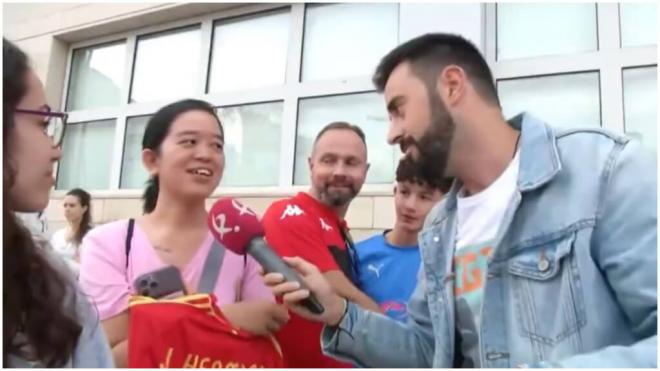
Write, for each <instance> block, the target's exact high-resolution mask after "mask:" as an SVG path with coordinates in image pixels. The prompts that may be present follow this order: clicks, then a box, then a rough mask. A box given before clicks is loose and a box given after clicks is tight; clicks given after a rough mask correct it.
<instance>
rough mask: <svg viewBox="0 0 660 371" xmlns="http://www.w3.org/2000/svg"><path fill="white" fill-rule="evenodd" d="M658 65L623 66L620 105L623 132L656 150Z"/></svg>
mask: <svg viewBox="0 0 660 371" xmlns="http://www.w3.org/2000/svg"><path fill="white" fill-rule="evenodd" d="M657 81H658V68H657V67H655V66H654V67H643V68H627V69H624V70H623V108H624V117H625V126H626V133H627V134H628V135H630V136H631V137H634V138H637V139H639V140H641V141H642V143H643V144H644V145H646V146H647V147H649V148H651V149H653V150H655V151H657V148H658V145H657V130H658V129H657V123H658V106H657V103H658V85H657Z"/></svg>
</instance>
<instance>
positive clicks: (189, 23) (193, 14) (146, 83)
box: [3, 3, 657, 240]
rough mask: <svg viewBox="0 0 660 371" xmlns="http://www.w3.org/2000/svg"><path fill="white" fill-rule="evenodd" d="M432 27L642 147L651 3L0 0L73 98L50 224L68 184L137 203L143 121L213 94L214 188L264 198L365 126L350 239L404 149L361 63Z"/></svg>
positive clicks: (517, 94) (543, 112) (386, 199)
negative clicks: (217, 169) (217, 150)
mask: <svg viewBox="0 0 660 371" xmlns="http://www.w3.org/2000/svg"><path fill="white" fill-rule="evenodd" d="M428 32H451V33H456V34H461V35H463V36H464V37H466V38H468V39H470V40H471V41H473V42H474V43H475V44H476V45H477V46H478V47H479V48H480V50H481V51H482V52H483V53H484V55H485V56H486V58H487V61H488V63H489V65H490V66H491V68H492V70H493V73H494V77H495V79H496V80H497V88H498V91H499V95H500V99H501V103H502V106H503V110H504V112H505V115H506V116H507V117H509V116H513V115H515V114H517V113H518V112H520V111H522V110H526V111H530V112H532V113H533V114H535V115H537V116H539V117H541V118H543V119H545V120H546V121H547V122H549V123H551V124H553V125H566V126H594V127H603V128H607V129H610V130H613V131H616V132H622V133H623V132H625V133H627V134H628V135H630V136H632V137H636V138H638V139H640V140H641V141H642V142H643V143H644V144H645V145H647V146H648V147H649V148H652V149H653V150H655V148H656V141H657V139H656V137H657V134H656V124H657V104H656V102H657V5H656V4H654V3H622V4H616V3H598V4H596V3H575V4H568V3H562V4H523V3H503V4H480V3H464V4H463V3H460V4H458V3H457V4H451V3H437V4H433V3H426V4H406V3H401V4H399V3H368V4H360V3H344V4H341V3H340V4H316V3H315V4H304V3H292V4H285V3H278V4H273V3H271V4H245V3H244V4H237V3H220V4H217V3H190V4H170V3H143V4H140V3H138V4H131V3H112V4H111V3H107V4H101V3H94V4H55V3H52V4H51V3H43V4H38V3H30V4H18V3H16V4H4V5H3V34H4V36H5V37H7V38H8V39H10V40H12V41H14V42H16V43H17V45H18V46H19V47H21V48H22V49H23V50H25V51H26V52H27V53H28V54H29V55H30V57H31V58H32V62H33V65H34V67H35V69H36V71H37V73H38V74H39V76H40V77H41V79H42V81H43V82H44V84H45V86H46V90H47V97H48V99H49V102H50V103H51V105H52V106H54V107H59V108H60V109H61V110H65V111H67V112H69V114H70V115H69V120H68V124H67V125H68V126H67V134H66V137H65V141H64V143H63V147H62V148H63V158H62V160H61V161H60V163H59V165H58V169H57V184H56V186H55V190H54V192H53V193H52V198H51V203H50V205H49V207H48V209H47V211H46V212H47V213H46V215H47V217H48V220H49V223H50V229H51V230H55V229H57V228H58V227H59V226H61V225H62V224H64V216H63V212H62V209H61V199H62V197H63V195H64V193H66V190H68V189H71V188H75V187H81V188H84V189H87V190H89V191H90V192H91V193H92V195H93V198H94V201H93V205H92V209H93V213H94V214H93V217H94V220H95V222H97V223H103V222H108V221H112V220H116V219H120V218H126V217H134V216H136V215H139V214H140V212H141V203H140V195H141V192H142V188H143V186H144V183H145V181H146V179H147V173H146V171H145V170H144V169H143V167H142V163H141V147H140V145H141V140H142V134H143V131H144V128H145V125H146V122H147V120H148V119H149V117H150V115H152V114H153V113H154V112H156V111H157V110H158V108H160V107H162V106H163V105H165V104H167V103H169V102H172V101H175V100H178V99H181V98H191V97H192V98H199V99H203V100H206V101H208V102H210V103H212V104H213V105H214V106H215V107H217V110H218V114H219V116H220V117H221V119H222V121H223V125H224V129H225V136H226V139H225V140H226V143H225V156H226V167H225V173H224V177H223V180H222V183H221V185H220V187H219V188H218V190H217V191H216V192H215V194H214V198H217V197H220V196H234V197H238V198H239V199H241V200H243V201H244V202H245V203H246V204H248V205H250V206H251V207H253V208H254V209H256V210H257V211H258V212H263V211H264V210H265V208H266V207H267V206H268V205H269V204H270V203H271V202H272V201H273V200H274V199H277V198H281V197H284V196H288V195H292V194H294V193H295V192H297V191H299V190H306V189H307V187H308V183H309V180H308V176H309V174H308V169H307V157H308V155H309V151H310V148H311V143H312V141H313V138H314V137H315V135H316V133H317V132H318V130H319V129H320V128H321V127H322V126H323V125H325V124H327V123H329V122H332V121H349V122H352V123H355V124H357V125H359V126H361V127H362V128H363V129H364V131H365V133H366V135H367V145H368V151H369V162H370V163H371V169H370V171H369V175H368V178H367V184H365V186H364V188H363V190H362V192H361V194H360V196H359V197H358V198H357V199H356V200H355V201H354V203H353V204H352V206H351V208H350V209H349V213H348V221H349V224H350V225H351V226H352V228H353V231H354V234H355V239H356V240H359V239H361V238H363V237H365V236H367V235H369V234H371V233H374V232H375V231H376V230H382V229H385V228H390V227H391V226H392V224H393V221H394V207H393V201H392V197H391V196H392V188H393V187H392V184H393V181H394V169H395V166H396V163H397V161H398V158H399V156H400V154H399V152H398V148H394V147H391V146H389V145H387V144H386V141H385V134H386V132H387V126H388V119H387V112H386V109H385V104H384V101H383V98H382V96H381V95H379V94H377V93H376V92H375V91H374V87H373V85H372V83H371V74H372V73H373V70H374V68H375V66H376V64H377V63H378V61H379V59H380V58H381V57H382V56H383V55H385V54H386V53H387V52H388V51H389V50H390V49H392V48H393V47H395V46H396V45H398V44H400V43H402V42H405V41H406V40H409V39H411V38H413V37H416V36H419V35H422V34H424V33H428ZM212 201H213V200H209V203H210V202H212Z"/></svg>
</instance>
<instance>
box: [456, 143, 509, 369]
mask: <svg viewBox="0 0 660 371" xmlns="http://www.w3.org/2000/svg"><path fill="white" fill-rule="evenodd" d="M519 153H520V152H516V155H515V156H514V158H513V160H511V163H510V164H509V166H507V168H506V169H505V170H504V172H503V173H502V174H501V175H500V176H499V178H497V179H496V180H495V182H493V184H491V185H490V186H488V188H486V189H484V190H483V191H481V192H479V193H477V194H475V195H472V196H470V197H462V196H461V195H464V194H465V190H464V189H461V191H460V192H459V196H458V231H457V236H456V238H457V240H456V250H455V252H454V273H455V277H456V278H455V281H454V282H455V286H454V292H455V303H454V304H455V306H456V328H457V329H458V331H459V334H460V337H461V352H462V353H463V356H464V362H463V364H462V365H461V367H469V368H478V367H481V357H480V354H479V349H480V348H479V342H480V340H481V337H480V328H481V306H482V303H483V287H484V283H485V282H486V280H487V278H486V274H487V272H486V271H487V270H488V258H489V257H490V256H491V254H492V252H493V249H494V248H495V245H494V244H495V242H496V241H495V239H496V238H497V233H498V231H499V229H500V227H501V225H502V220H503V219H504V213H505V212H506V209H507V207H508V205H509V204H510V202H511V200H512V199H513V197H514V196H515V194H516V182H517V180H518V171H519V166H520V154H519Z"/></svg>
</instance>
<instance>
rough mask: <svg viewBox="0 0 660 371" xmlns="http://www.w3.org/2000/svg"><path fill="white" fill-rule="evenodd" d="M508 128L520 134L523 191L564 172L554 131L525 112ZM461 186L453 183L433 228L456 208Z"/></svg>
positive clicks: (510, 122)
mask: <svg viewBox="0 0 660 371" xmlns="http://www.w3.org/2000/svg"><path fill="white" fill-rule="evenodd" d="M509 125H511V126H512V127H513V128H515V129H516V130H519V131H520V171H519V172H518V188H519V189H520V191H521V192H527V191H531V190H534V189H537V188H539V187H541V186H543V185H544V184H546V183H548V182H549V181H550V180H552V178H554V177H555V176H556V175H557V173H559V172H560V171H561V168H562V166H561V161H560V159H559V153H558V150H557V143H556V141H555V139H556V138H555V133H554V131H553V130H552V128H551V127H549V126H548V125H546V124H545V123H543V121H541V120H539V119H537V118H535V117H534V116H532V115H530V114H529V113H526V112H522V113H520V114H518V115H517V116H515V117H513V118H512V119H510V120H509ZM462 186H463V185H462V182H460V181H459V180H457V181H455V182H454V184H453V185H452V187H451V189H450V190H449V192H448V194H447V196H446V197H445V198H444V200H443V201H444V202H442V203H441V204H440V205H439V207H438V210H437V213H435V217H434V218H433V220H432V222H431V223H432V224H439V223H441V222H442V221H443V220H444V219H445V218H446V217H447V215H448V213H449V212H450V211H452V210H454V209H455V208H456V203H457V196H458V191H459V190H460V189H461V187H462ZM431 215H433V214H431Z"/></svg>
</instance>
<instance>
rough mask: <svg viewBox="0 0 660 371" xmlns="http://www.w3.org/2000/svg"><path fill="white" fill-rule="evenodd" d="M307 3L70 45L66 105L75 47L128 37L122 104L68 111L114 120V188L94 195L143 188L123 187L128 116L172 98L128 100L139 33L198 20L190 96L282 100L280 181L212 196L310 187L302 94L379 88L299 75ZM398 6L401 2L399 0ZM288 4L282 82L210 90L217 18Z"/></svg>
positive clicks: (382, 188) (75, 117)
mask: <svg viewBox="0 0 660 371" xmlns="http://www.w3.org/2000/svg"><path fill="white" fill-rule="evenodd" d="M305 6H306V4H305V3H272V4H248V5H245V6H240V7H237V8H233V9H228V10H222V11H219V12H216V13H212V14H208V15H204V16H198V17H189V18H185V19H181V20H177V21H173V22H167V23H164V24H158V25H152V26H147V27H142V28H138V29H134V30H131V31H126V32H120V33H115V34H112V35H107V36H103V37H98V38H94V39H90V40H85V41H82V42H76V43H72V44H71V45H69V48H68V49H69V50H68V56H67V62H66V70H65V80H64V87H63V93H62V102H64V103H63V107H65V105H66V101H67V99H68V93H69V84H70V78H71V76H70V75H71V63H72V57H73V51H74V50H76V49H81V48H85V47H94V46H97V45H102V44H106V43H112V42H114V43H117V42H121V41H122V40H124V41H125V43H126V57H125V60H124V61H123V63H124V65H125V68H124V80H123V82H122V87H121V99H120V102H121V104H120V105H119V106H116V107H104V108H94V109H85V110H77V111H71V112H70V116H69V124H77V123H82V122H88V121H97V120H106V119H115V120H116V127H115V138H114V143H113V146H112V147H113V153H112V163H111V166H110V172H111V174H110V188H109V189H107V190H94V191H93V192H92V193H93V195H94V196H98V197H107V198H135V197H139V196H140V195H141V194H142V192H143V190H142V189H122V188H120V187H121V173H122V163H123V151H124V145H125V140H126V139H125V136H126V124H127V120H128V118H130V117H134V116H144V115H152V114H154V113H155V112H156V111H157V110H158V109H159V108H160V107H162V106H163V105H165V104H167V103H169V102H166V101H153V102H144V103H129V98H130V91H131V86H132V80H133V71H134V68H135V57H136V52H137V41H138V39H139V38H140V37H145V36H149V35H153V34H158V33H162V32H168V31H174V30H176V29H185V28H187V27H193V26H195V25H199V27H200V31H201V45H202V48H201V53H202V59H201V61H202V68H201V69H200V73H201V74H202V78H201V79H200V86H199V87H198V89H197V92H196V94H194V95H192V96H190V98H196V99H203V100H206V101H208V102H209V103H211V104H212V105H213V106H214V107H215V108H221V107H230V106H237V105H250V104H257V103H263V102H273V101H282V102H283V113H282V126H281V133H280V135H281V141H280V143H281V147H280V163H279V169H278V171H279V182H278V184H277V185H276V186H272V187H261V186H257V187H227V186H222V185H221V186H220V187H218V189H216V190H215V191H214V192H213V194H212V196H211V197H217V196H220V195H223V196H224V195H235V196H241V197H255V196H256V197H266V196H268V197H272V196H278V195H282V196H284V195H290V194H292V193H295V192H298V191H304V190H307V189H308V186H297V185H294V184H293V172H294V167H295V162H294V158H295V143H296V132H297V124H298V123H297V121H298V101H299V100H300V99H304V98H313V97H321V96H327V95H347V94H354V93H362V92H374V91H375V88H374V86H373V84H372V82H371V76H370V75H365V76H359V77H352V78H341V79H334V80H327V81H314V82H302V81H301V79H300V76H301V69H302V52H303V36H304V35H303V30H304V15H305ZM397 6H400V5H399V4H397ZM287 8H288V9H289V11H290V19H291V24H290V31H289V43H288V51H287V61H286V75H285V76H286V77H285V83H284V84H283V85H279V86H270V87H261V88H253V89H247V90H241V91H235V92H220V93H208V92H207V87H208V84H209V77H210V68H211V55H212V48H213V39H212V38H213V31H214V28H215V25H216V24H217V23H218V22H223V21H231V20H232V19H235V18H242V17H251V16H253V17H258V16H259V15H260V14H268V13H270V12H277V11H278V10H282V9H287ZM397 12H399V13H400V9H397ZM396 32H397V34H398V38H400V29H397V30H396ZM56 171H57V170H56ZM65 192H66V190H55V191H54V192H53V194H52V197H59V196H63V195H64V193H65ZM363 194H367V195H376V196H378V195H390V194H391V185H384V184H365V186H364V187H363Z"/></svg>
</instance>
